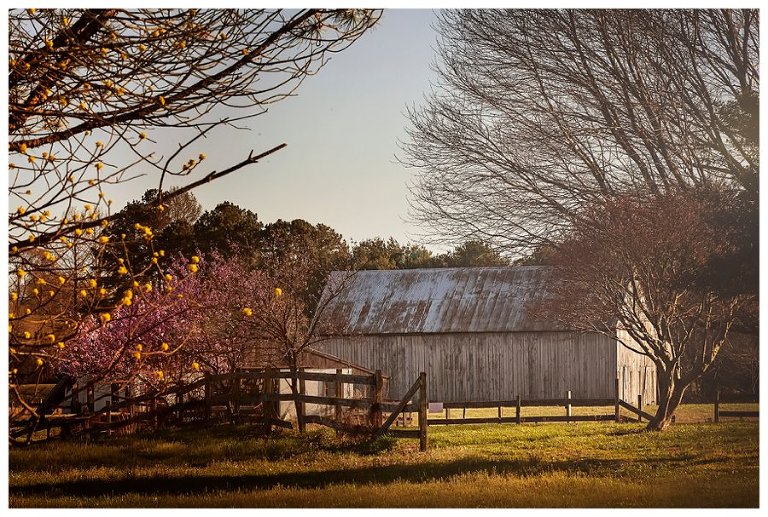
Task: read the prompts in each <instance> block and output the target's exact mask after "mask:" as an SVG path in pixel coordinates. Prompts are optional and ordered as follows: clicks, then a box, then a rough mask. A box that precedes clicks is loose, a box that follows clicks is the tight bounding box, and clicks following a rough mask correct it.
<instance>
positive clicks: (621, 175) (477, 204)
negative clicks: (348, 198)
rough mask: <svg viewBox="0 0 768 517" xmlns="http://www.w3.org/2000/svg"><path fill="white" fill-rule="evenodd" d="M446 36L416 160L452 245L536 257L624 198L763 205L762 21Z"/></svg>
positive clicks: (654, 17)
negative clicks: (730, 196)
mask: <svg viewBox="0 0 768 517" xmlns="http://www.w3.org/2000/svg"><path fill="white" fill-rule="evenodd" d="M437 29H438V31H439V32H440V34H441V37H440V40H439V43H438V59H439V61H438V63H437V72H438V75H439V79H438V82H437V85H436V86H435V89H434V91H433V92H432V93H431V94H430V95H429V96H428V97H427V99H426V101H425V103H424V105H423V106H422V107H420V108H413V109H411V110H410V111H409V116H410V119H411V127H410V129H409V137H410V139H409V141H408V142H406V143H404V144H403V149H404V157H403V158H402V160H403V162H404V163H405V164H406V165H408V166H411V167H413V168H415V169H416V172H417V178H416V180H415V182H414V184H413V186H412V189H411V195H412V199H411V205H412V209H413V210H412V211H413V217H414V218H415V219H416V221H418V222H420V223H422V224H423V225H424V226H425V227H426V228H427V229H428V230H429V231H431V232H433V237H434V238H435V240H437V241H438V242H450V243H453V244H457V243H460V242H463V241H465V240H468V239H472V238H480V239H484V240H488V241H491V242H493V243H495V244H496V246H498V247H500V248H502V249H505V250H507V251H508V252H511V253H525V252H530V251H531V250H532V249H533V248H535V247H538V246H540V245H542V244H546V243H548V242H551V241H556V240H557V238H558V236H560V235H562V234H563V232H564V231H565V230H566V229H567V228H568V227H569V225H570V222H571V219H572V216H573V215H574V214H576V213H578V211H579V210H581V208H582V207H584V206H586V205H588V204H590V203H593V202H596V201H598V200H600V199H602V198H604V197H606V196H610V195H614V194H617V193H619V194H621V193H625V194H626V193H628V194H634V195H648V194H650V195H654V194H657V193H663V192H667V191H670V190H675V189H687V188H691V187H695V186H708V185H712V184H717V183H721V182H725V183H728V184H732V185H735V186H736V187H737V188H739V189H742V190H743V191H745V192H746V193H747V194H748V196H749V198H750V199H752V200H755V201H756V200H757V192H758V188H757V184H758V152H757V127H758V98H759V71H758V51H759V41H758V12H757V11H756V10H738V11H737V10H615V11H606V10H556V11H555V10H514V11H498V10H460V11H444V12H443V13H442V14H441V15H440V18H439V22H438V26H437Z"/></svg>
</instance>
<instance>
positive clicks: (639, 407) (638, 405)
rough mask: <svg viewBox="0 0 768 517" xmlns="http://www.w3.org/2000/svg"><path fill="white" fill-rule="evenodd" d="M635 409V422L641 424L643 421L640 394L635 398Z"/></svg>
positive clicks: (641, 397)
mask: <svg viewBox="0 0 768 517" xmlns="http://www.w3.org/2000/svg"><path fill="white" fill-rule="evenodd" d="M637 409H639V411H638V412H637V421H638V422H642V421H643V413H642V411H643V394H642V393H640V394H639V395H638V396H637Z"/></svg>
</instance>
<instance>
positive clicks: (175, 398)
mask: <svg viewBox="0 0 768 517" xmlns="http://www.w3.org/2000/svg"><path fill="white" fill-rule="evenodd" d="M281 379H288V380H291V381H292V382H291V383H290V384H291V385H292V387H291V392H290V393H280V392H279V388H278V386H277V385H276V384H275V383H276V381H278V380H281ZM247 380H261V381H263V382H262V383H260V384H257V385H255V386H254V385H252V384H246V385H243V382H244V381H247ZM306 381H314V382H321V383H326V384H331V385H332V386H333V396H320V395H308V394H306V385H305V382H306ZM345 385H363V386H370V387H372V389H371V390H370V391H369V393H368V394H369V395H370V396H360V397H355V398H350V397H348V396H346V394H345V389H344V386H345ZM116 386H117V385H114V384H113V385H112V386H111V389H110V390H109V393H106V394H104V395H101V396H99V397H96V396H95V387H94V385H93V384H91V385H86V386H85V387H84V388H81V389H80V390H78V387H77V385H75V386H73V387H72V392H71V394H70V395H69V396H68V397H62V399H63V402H62V403H61V405H65V404H69V405H70V406H71V407H73V409H77V410H78V411H79V412H78V413H74V414H67V415H59V414H57V415H53V414H44V413H41V414H38V415H33V416H32V417H30V418H29V419H27V420H25V421H21V420H17V421H15V422H12V425H11V427H12V429H11V433H10V434H11V438H12V439H16V438H19V437H21V436H24V435H27V439H26V443H30V441H31V439H32V435H33V434H34V433H35V432H36V431H41V430H42V431H45V432H46V436H47V437H48V438H50V437H51V430H52V429H57V428H58V429H59V435H61V436H67V435H74V434H82V435H84V436H86V437H87V436H91V435H93V434H99V433H112V432H117V431H120V430H126V429H131V430H136V429H137V428H138V427H139V426H142V425H149V426H151V427H154V428H157V427H162V426H164V425H166V424H168V423H169V422H170V423H173V424H175V425H185V424H195V423H204V424H209V423H212V422H214V421H216V418H217V415H220V414H222V409H223V410H224V411H223V414H224V416H225V418H226V416H227V413H228V416H229V418H230V420H231V421H235V420H240V419H241V417H243V416H245V415H248V416H250V417H251V418H249V421H251V422H253V423H256V424H261V425H263V426H264V428H265V432H266V433H267V434H269V433H270V432H271V429H272V427H283V428H292V427H293V425H292V424H291V423H290V422H288V421H285V420H281V419H280V418H278V406H277V404H279V403H280V402H293V403H294V404H295V409H296V417H297V423H298V426H299V429H300V430H302V431H303V430H304V427H305V425H306V424H308V423H309V424H318V425H324V426H327V427H331V428H333V429H336V430H337V431H339V432H348V433H352V434H369V435H372V434H374V433H376V432H377V431H378V430H379V429H380V428H381V427H382V421H383V412H384V411H387V412H389V413H390V417H391V418H393V417H397V416H398V414H399V413H402V412H404V411H417V410H420V409H421V408H422V407H426V391H425V390H426V374H422V375H421V376H420V377H419V379H418V380H417V381H416V383H415V384H414V387H415V388H416V389H417V390H421V392H422V393H421V394H420V396H421V400H419V403H418V404H415V403H414V402H412V400H411V399H412V398H413V396H414V394H415V391H414V392H413V393H411V392H409V396H408V397H407V399H405V400H401V401H387V400H384V390H383V386H384V377H383V376H382V374H381V372H380V371H376V372H374V373H373V374H371V375H359V374H345V373H342V370H341V369H337V370H336V373H320V372H307V371H304V370H303V369H300V370H298V371H295V372H289V371H279V370H260V371H236V372H232V373H227V374H207V375H205V376H204V377H203V378H201V379H198V380H196V381H193V382H191V383H183V384H178V385H176V386H172V387H170V388H169V389H167V390H165V391H163V392H152V393H144V394H140V395H136V396H130V395H129V394H128V393H127V392H126V393H125V394H121V393H120V391H121V390H120V387H117V388H116ZM83 390H85V399H86V401H85V403H81V402H80V393H81V392H82V391H83ZM217 390H218V392H217ZM254 390H255V391H254ZM195 392H197V393H195ZM62 393H63V392H62ZM105 399H106V400H105ZM100 402H104V405H103V407H101V408H100V409H98V410H96V409H95V408H96V406H97V403H100ZM307 404H311V405H319V406H326V407H328V406H330V408H331V410H330V411H329V413H332V414H333V416H323V415H307V414H305V413H306V407H305V406H306V405H307ZM345 410H347V411H349V410H358V413H357V415H358V416H357V418H358V419H360V418H363V419H364V422H365V423H364V424H360V423H357V424H356V423H352V422H349V421H347V420H348V418H347V417H348V415H345ZM390 425H391V423H390ZM420 426H421V427H423V429H421V430H420V431H416V432H412V431H408V432H401V431H400V430H392V431H391V432H390V434H393V435H398V436H404V437H411V438H415V437H419V438H420V442H421V444H422V450H424V449H425V448H426V422H424V424H423V425H421V424H420ZM417 433H418V436H417ZM16 443H18V442H16Z"/></svg>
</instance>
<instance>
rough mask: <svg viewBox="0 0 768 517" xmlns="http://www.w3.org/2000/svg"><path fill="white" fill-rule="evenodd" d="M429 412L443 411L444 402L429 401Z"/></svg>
mask: <svg viewBox="0 0 768 517" xmlns="http://www.w3.org/2000/svg"><path fill="white" fill-rule="evenodd" d="M429 412H430V413H442V412H443V403H442V402H430V403H429Z"/></svg>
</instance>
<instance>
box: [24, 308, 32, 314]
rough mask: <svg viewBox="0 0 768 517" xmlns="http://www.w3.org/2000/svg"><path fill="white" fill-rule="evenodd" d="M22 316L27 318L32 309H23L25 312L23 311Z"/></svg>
mask: <svg viewBox="0 0 768 517" xmlns="http://www.w3.org/2000/svg"><path fill="white" fill-rule="evenodd" d="M24 314H26V315H27V316H29V315H30V314H32V309H30V308H27V309H25V310H24Z"/></svg>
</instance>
